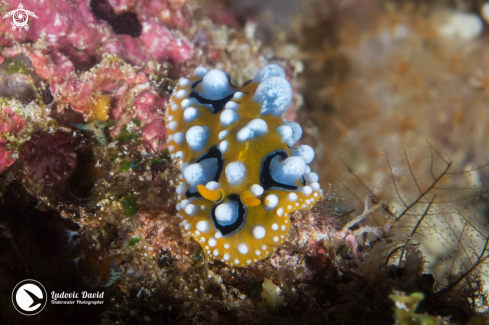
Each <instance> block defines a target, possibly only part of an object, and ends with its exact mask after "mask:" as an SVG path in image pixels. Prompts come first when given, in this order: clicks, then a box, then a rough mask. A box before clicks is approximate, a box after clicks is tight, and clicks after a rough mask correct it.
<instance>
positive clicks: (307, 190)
mask: <svg viewBox="0 0 489 325" xmlns="http://www.w3.org/2000/svg"><path fill="white" fill-rule="evenodd" d="M301 192H302V194H304V195H305V196H309V195H311V193H312V188H311V187H310V186H304V187H303V188H301Z"/></svg>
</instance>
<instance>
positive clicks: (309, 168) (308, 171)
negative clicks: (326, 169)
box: [306, 166, 311, 174]
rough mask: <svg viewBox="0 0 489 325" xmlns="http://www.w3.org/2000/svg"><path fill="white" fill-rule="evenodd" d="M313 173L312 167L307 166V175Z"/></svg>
mask: <svg viewBox="0 0 489 325" xmlns="http://www.w3.org/2000/svg"><path fill="white" fill-rule="evenodd" d="M310 172H311V167H309V166H306V174H307V173H310Z"/></svg>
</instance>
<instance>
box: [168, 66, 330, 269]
mask: <svg viewBox="0 0 489 325" xmlns="http://www.w3.org/2000/svg"><path fill="white" fill-rule="evenodd" d="M291 101H292V89H291V87H290V84H289V82H288V81H287V79H285V71H284V70H283V69H282V68H281V67H280V66H279V65H276V64H270V65H267V66H265V67H263V68H262V69H260V70H259V71H258V73H257V74H256V76H255V77H254V79H253V80H251V81H250V82H248V83H245V84H244V85H243V86H241V87H236V86H234V85H232V84H231V83H230V81H229V78H228V76H227V75H226V74H225V73H224V72H222V71H220V70H217V69H214V70H211V71H207V70H206V69H205V68H203V67H199V68H197V69H196V70H195V72H194V74H193V76H188V77H187V78H180V80H179V82H178V85H177V86H176V88H175V89H174V92H173V94H172V96H171V98H170V102H169V107H168V110H167V115H166V127H167V131H168V145H169V151H170V156H171V158H172V159H173V161H174V163H176V164H177V165H178V166H179V167H180V170H181V171H182V174H181V175H180V179H179V184H178V186H177V189H176V191H177V194H178V201H179V203H178V204H177V211H178V212H177V217H178V218H180V219H181V222H180V227H181V229H182V233H183V237H186V238H189V237H193V238H194V239H195V240H196V241H197V242H199V243H200V245H201V246H202V248H203V250H204V252H206V253H207V254H208V255H209V256H211V257H213V258H215V259H219V260H221V261H223V262H225V263H227V264H229V265H231V266H247V265H250V264H251V263H254V262H257V261H259V260H262V259H264V258H266V257H267V256H269V255H270V254H271V253H272V252H273V251H274V250H275V248H276V247H277V246H278V245H281V244H282V243H283V242H284V240H285V239H286V238H287V236H288V234H289V231H290V226H291V224H290V219H289V216H288V215H289V213H291V212H293V211H295V210H299V209H308V208H310V207H312V205H314V203H315V202H317V200H318V199H319V198H320V197H321V196H322V194H323V191H322V190H321V189H320V186H319V184H318V175H317V174H316V173H313V172H311V169H310V168H309V166H308V164H309V163H311V161H312V160H313V159H314V150H313V149H312V148H311V147H310V146H307V145H300V146H297V147H296V148H292V147H293V146H294V144H295V143H296V142H297V141H298V140H299V138H300V137H301V135H302V128H301V126H300V125H299V124H297V123H295V122H282V121H281V119H280V117H281V115H282V114H283V113H284V112H285V111H286V110H287V109H288V108H289V106H290V103H291Z"/></svg>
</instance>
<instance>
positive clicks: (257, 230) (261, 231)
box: [251, 225, 267, 239]
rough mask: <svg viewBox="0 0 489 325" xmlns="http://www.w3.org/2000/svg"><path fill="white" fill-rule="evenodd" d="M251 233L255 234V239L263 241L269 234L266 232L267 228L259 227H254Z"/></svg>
mask: <svg viewBox="0 0 489 325" xmlns="http://www.w3.org/2000/svg"><path fill="white" fill-rule="evenodd" d="M251 232H252V233H253V237H255V238H256V239H262V238H263V237H265V235H266V233H267V232H266V231H265V227H263V226H259V225H258V226H254V227H253V229H252V230H251Z"/></svg>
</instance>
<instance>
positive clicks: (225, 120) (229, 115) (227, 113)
mask: <svg viewBox="0 0 489 325" xmlns="http://www.w3.org/2000/svg"><path fill="white" fill-rule="evenodd" d="M239 118H240V116H239V114H238V113H236V112H235V111H232V110H230V109H225V110H224V111H222V113H221V115H220V117H219V120H220V122H221V125H222V126H229V125H231V124H233V123H234V122H236V121H237V120H239Z"/></svg>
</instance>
